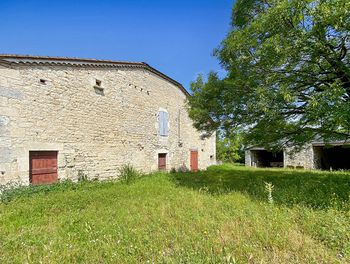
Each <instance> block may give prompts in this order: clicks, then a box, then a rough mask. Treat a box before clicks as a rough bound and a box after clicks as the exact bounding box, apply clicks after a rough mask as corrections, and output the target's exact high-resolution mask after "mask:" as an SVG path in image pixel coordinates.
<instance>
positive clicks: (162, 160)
mask: <svg viewBox="0 0 350 264" xmlns="http://www.w3.org/2000/svg"><path fill="white" fill-rule="evenodd" d="M158 169H159V170H166V154H165V153H159V154H158Z"/></svg>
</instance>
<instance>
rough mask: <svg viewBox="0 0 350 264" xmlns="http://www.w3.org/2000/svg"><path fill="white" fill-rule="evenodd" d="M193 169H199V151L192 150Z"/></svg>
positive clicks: (191, 163) (191, 164)
mask: <svg viewBox="0 0 350 264" xmlns="http://www.w3.org/2000/svg"><path fill="white" fill-rule="evenodd" d="M190 166H191V171H198V151H197V150H191V162H190Z"/></svg>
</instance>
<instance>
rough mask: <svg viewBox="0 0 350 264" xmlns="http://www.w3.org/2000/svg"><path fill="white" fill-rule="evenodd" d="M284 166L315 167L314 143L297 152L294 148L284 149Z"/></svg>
mask: <svg viewBox="0 0 350 264" xmlns="http://www.w3.org/2000/svg"><path fill="white" fill-rule="evenodd" d="M290 153H292V154H290ZM284 167H285V168H286V167H293V168H303V169H314V168H315V166H314V153H313V148H312V145H311V144H310V145H309V146H307V147H305V148H304V149H303V150H301V151H299V152H296V153H293V151H292V149H287V150H286V151H284Z"/></svg>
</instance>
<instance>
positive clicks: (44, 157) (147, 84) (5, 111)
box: [0, 55, 216, 184]
mask: <svg viewBox="0 0 350 264" xmlns="http://www.w3.org/2000/svg"><path fill="white" fill-rule="evenodd" d="M187 96H189V94H188V92H187V91H186V90H185V89H184V88H183V86H182V85H181V84H179V83H178V82H176V81H175V80H173V79H171V78H170V77H168V76H166V75H164V74H162V73H161V72H159V71H158V70H156V69H154V68H152V67H151V66H149V65H148V64H146V63H133V62H118V61H106V60H91V59H77V58H58V57H35V56H18V55H0V184H4V183H7V182H9V181H20V182H22V183H24V184H29V183H30V182H32V183H34V184H35V183H50V182H55V181H57V180H62V179H73V180H75V179H77V177H79V176H82V175H84V176H86V177H88V178H98V179H107V178H113V177H117V176H118V169H119V168H120V167H121V166H122V165H124V164H131V165H133V166H134V167H135V168H137V169H139V170H142V171H144V172H150V171H154V170H158V169H163V170H170V169H171V168H176V169H179V168H185V167H186V168H188V169H192V170H197V169H205V168H207V166H209V165H211V164H215V163H216V156H215V135H213V136H212V137H211V138H207V139H204V138H202V137H201V134H200V133H199V132H198V131H197V130H196V129H195V128H194V127H193V124H192V122H191V120H190V118H189V117H188V114H187V111H186V104H185V100H186V97H187Z"/></svg>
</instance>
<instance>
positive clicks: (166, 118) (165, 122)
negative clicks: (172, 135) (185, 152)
mask: <svg viewBox="0 0 350 264" xmlns="http://www.w3.org/2000/svg"><path fill="white" fill-rule="evenodd" d="M163 127H164V136H168V132H169V131H168V113H167V112H164V126H163Z"/></svg>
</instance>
